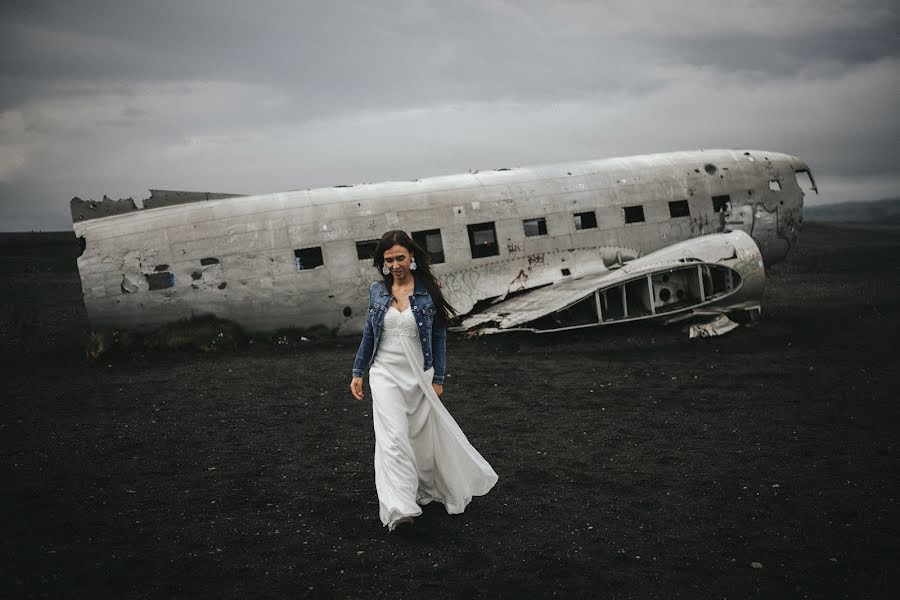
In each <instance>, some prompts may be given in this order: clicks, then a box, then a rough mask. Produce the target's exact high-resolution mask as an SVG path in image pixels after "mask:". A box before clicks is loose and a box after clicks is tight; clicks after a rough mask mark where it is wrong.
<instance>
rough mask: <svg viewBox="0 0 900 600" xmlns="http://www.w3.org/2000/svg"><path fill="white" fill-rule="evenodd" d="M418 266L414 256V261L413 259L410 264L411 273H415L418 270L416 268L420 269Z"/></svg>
mask: <svg viewBox="0 0 900 600" xmlns="http://www.w3.org/2000/svg"><path fill="white" fill-rule="evenodd" d="M418 266H419V265H417V264H416V257H415V256H414V257H413V259H412V260H411V261H410V263H409V270H410V271H415V270H416V267H418Z"/></svg>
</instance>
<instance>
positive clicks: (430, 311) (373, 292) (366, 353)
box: [353, 276, 447, 384]
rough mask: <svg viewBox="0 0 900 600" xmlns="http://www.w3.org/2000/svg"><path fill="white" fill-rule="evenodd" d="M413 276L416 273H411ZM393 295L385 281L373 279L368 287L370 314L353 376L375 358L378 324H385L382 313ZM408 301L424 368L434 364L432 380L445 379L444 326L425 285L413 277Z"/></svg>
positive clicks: (367, 366)
mask: <svg viewBox="0 0 900 600" xmlns="http://www.w3.org/2000/svg"><path fill="white" fill-rule="evenodd" d="M414 278H415V276H414ZM392 299H393V297H392V296H391V294H390V293H389V292H388V291H387V289H386V288H385V286H384V283H383V282H381V281H376V282H375V283H373V284H372V287H370V288H369V314H368V316H367V317H366V328H365V330H364V331H363V337H362V342H360V344H359V350H358V351H357V353H356V360H354V361H353V376H354V377H362V376H363V374H364V373H365V372H366V371H367V370H368V369H369V367H371V366H372V363H373V362H374V361H375V352H376V351H377V350H378V342H379V340H380V339H381V328H382V327H383V326H384V315H385V314H387V311H388V308H390V306H391V300H392ZM409 305H410V308H412V311H413V315H414V316H415V318H416V326H417V328H418V330H419V341H420V342H421V343H422V356H424V357H425V364H424V365H423V370H425V371H427V370H428V369H430V368H431V367H432V366H433V367H434V379H433V380H432V381H434V383H437V384H443V383H444V373H445V371H446V368H447V362H446V357H447V327H446V326H445V325H444V323H443V321H441V319H439V318H438V317H437V316H436V314H435V313H436V311H435V306H434V301H433V300H432V299H431V294H429V293H428V290H427V289H425V285H424V284H423V283H422V282H421V281H419V279H418V278H415V287H414V288H413V295H412V296H410V297H409Z"/></svg>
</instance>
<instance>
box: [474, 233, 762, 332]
mask: <svg viewBox="0 0 900 600" xmlns="http://www.w3.org/2000/svg"><path fill="white" fill-rule="evenodd" d="M700 265H714V266H717V265H721V266H726V267H728V268H729V269H731V270H733V271H734V272H735V273H736V275H737V276H738V278H739V280H740V283H739V284H738V285H737V286H736V287H735V289H734V290H732V291H730V292H729V293H728V294H727V295H724V296H723V297H721V298H708V299H704V300H703V301H697V302H695V303H693V304H691V305H690V306H685V307H684V308H681V309H679V310H678V311H667V312H665V313H662V312H660V313H659V314H656V313H651V314H642V315H632V316H622V317H619V318H617V319H615V320H612V321H608V322H602V321H600V320H598V322H597V323H595V324H590V325H579V326H578V327H592V326H599V325H609V324H613V323H620V322H622V321H635V320H641V319H651V318H657V317H662V316H664V317H665V318H667V319H672V318H673V317H676V316H677V315H679V313H682V312H689V313H694V312H704V313H705V312H709V311H712V310H715V311H729V310H736V309H741V310H752V309H759V307H760V301H761V299H762V294H763V290H764V289H765V270H764V267H763V261H762V255H761V254H760V252H759V248H758V247H757V245H756V243H755V242H754V241H753V239H752V238H751V237H750V236H749V235H747V234H746V233H744V232H743V231H740V230H738V231H732V232H730V233H721V234H710V235H705V236H702V237H699V238H695V239H691V240H686V241H683V242H679V243H677V244H675V245H673V246H669V247H666V248H663V249H661V250H657V251H656V252H653V253H651V254H648V255H646V256H642V257H640V258H637V259H635V260H633V261H631V262H629V263H627V264H625V265H624V266H623V267H622V268H617V269H612V270H609V271H606V272H604V273H597V274H595V275H588V276H586V277H579V278H567V279H566V280H564V281H561V282H559V283H556V284H554V285H550V286H546V287H543V288H540V289H538V290H534V291H532V292H528V293H526V294H523V295H520V296H516V297H514V298H511V299H509V300H506V301H503V302H499V303H497V304H494V305H492V306H491V307H490V308H488V309H485V310H482V311H480V312H479V313H478V314H475V315H472V316H470V317H467V318H464V319H463V320H462V323H461V324H460V326H459V328H458V329H460V330H465V331H469V332H472V333H476V332H477V333H480V334H485V333H499V332H501V331H503V330H516V329H529V330H531V331H535V330H534V329H532V328H530V327H528V326H527V323H529V322H531V321H534V320H536V319H538V318H540V317H542V316H544V315H547V314H550V313H553V312H557V311H561V310H564V309H566V308H567V307H570V306H572V305H573V304H576V303H578V302H580V301H582V300H584V299H586V298H587V297H589V296H592V295H593V294H594V293H595V291H603V290H609V289H611V288H615V287H616V286H619V285H621V284H623V283H625V282H627V281H631V280H635V279H637V278H644V277H646V276H647V275H650V274H653V273H657V272H665V271H669V270H672V269H673V268H690V269H693V268H694V267H696V266H700ZM654 296H655V295H654ZM486 324H490V326H488V327H484V325H486ZM566 328H567V329H570V328H574V327H566Z"/></svg>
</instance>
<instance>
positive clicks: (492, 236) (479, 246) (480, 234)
mask: <svg viewBox="0 0 900 600" xmlns="http://www.w3.org/2000/svg"><path fill="white" fill-rule="evenodd" d="M468 229H469V247H470V248H471V249H472V258H484V257H486V256H497V255H498V254H500V247H499V246H498V244H497V230H496V229H495V228H494V223H493V221H492V222H490V223H475V224H473V225H468Z"/></svg>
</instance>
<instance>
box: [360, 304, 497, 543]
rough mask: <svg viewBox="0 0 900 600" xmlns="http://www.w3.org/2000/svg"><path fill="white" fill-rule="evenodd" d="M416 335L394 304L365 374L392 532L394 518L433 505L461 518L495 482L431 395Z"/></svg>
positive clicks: (382, 505)
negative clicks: (369, 392)
mask: <svg viewBox="0 0 900 600" xmlns="http://www.w3.org/2000/svg"><path fill="white" fill-rule="evenodd" d="M418 335H419V334H418V329H417V328H416V322H415V317H414V316H413V311H412V310H410V309H409V308H407V309H406V310H405V311H403V312H400V311H399V310H397V309H396V308H394V307H393V306H391V307H390V308H389V309H388V312H387V314H386V315H385V317H384V327H383V329H382V334H381V339H380V341H379V344H378V350H377V351H376V352H375V361H374V363H373V364H372V368H371V369H370V370H369V386H370V388H371V389H372V416H373V420H374V425H375V488H376V490H377V491H378V504H379V514H380V516H381V522H382V523H383V524H384V525H386V526H387V527H389V528H390V529H391V530H393V529H394V526H395V524H396V522H397V519H399V518H400V517H404V516H409V517H414V516H417V515H420V514H421V513H422V509H421V508H420V506H419V505H424V504H428V503H429V502H431V501H438V502H441V503H443V504H444V507H445V508H446V509H447V512H448V513H450V514H457V513H461V512H463V511H464V510H465V509H466V505H468V504H469V502H470V501H471V500H472V497H473V496H482V495H484V494H486V493H488V491H490V489H491V488H492V487H493V486H494V484H495V483H496V482H497V474H496V473H495V472H494V469H493V468H491V465H490V464H488V462H487V461H486V460H485V459H484V458H482V456H481V455H480V454H479V453H478V451H477V450H475V448H473V447H472V444H470V443H469V440H468V439H466V436H465V434H464V433H463V432H462V430H461V429H460V428H459V425H457V424H456V421H455V420H454V419H453V417H452V416H450V413H449V412H447V409H446V408H444V405H443V403H442V402H441V400H440V398H438V396H437V394H436V393H435V392H434V388H433V387H432V386H431V382H432V378H433V377H434V369H433V368H431V369H428V370H427V371H425V370H423V369H422V367H423V365H424V359H423V356H422V345H421V344H420V343H419V337H418Z"/></svg>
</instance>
